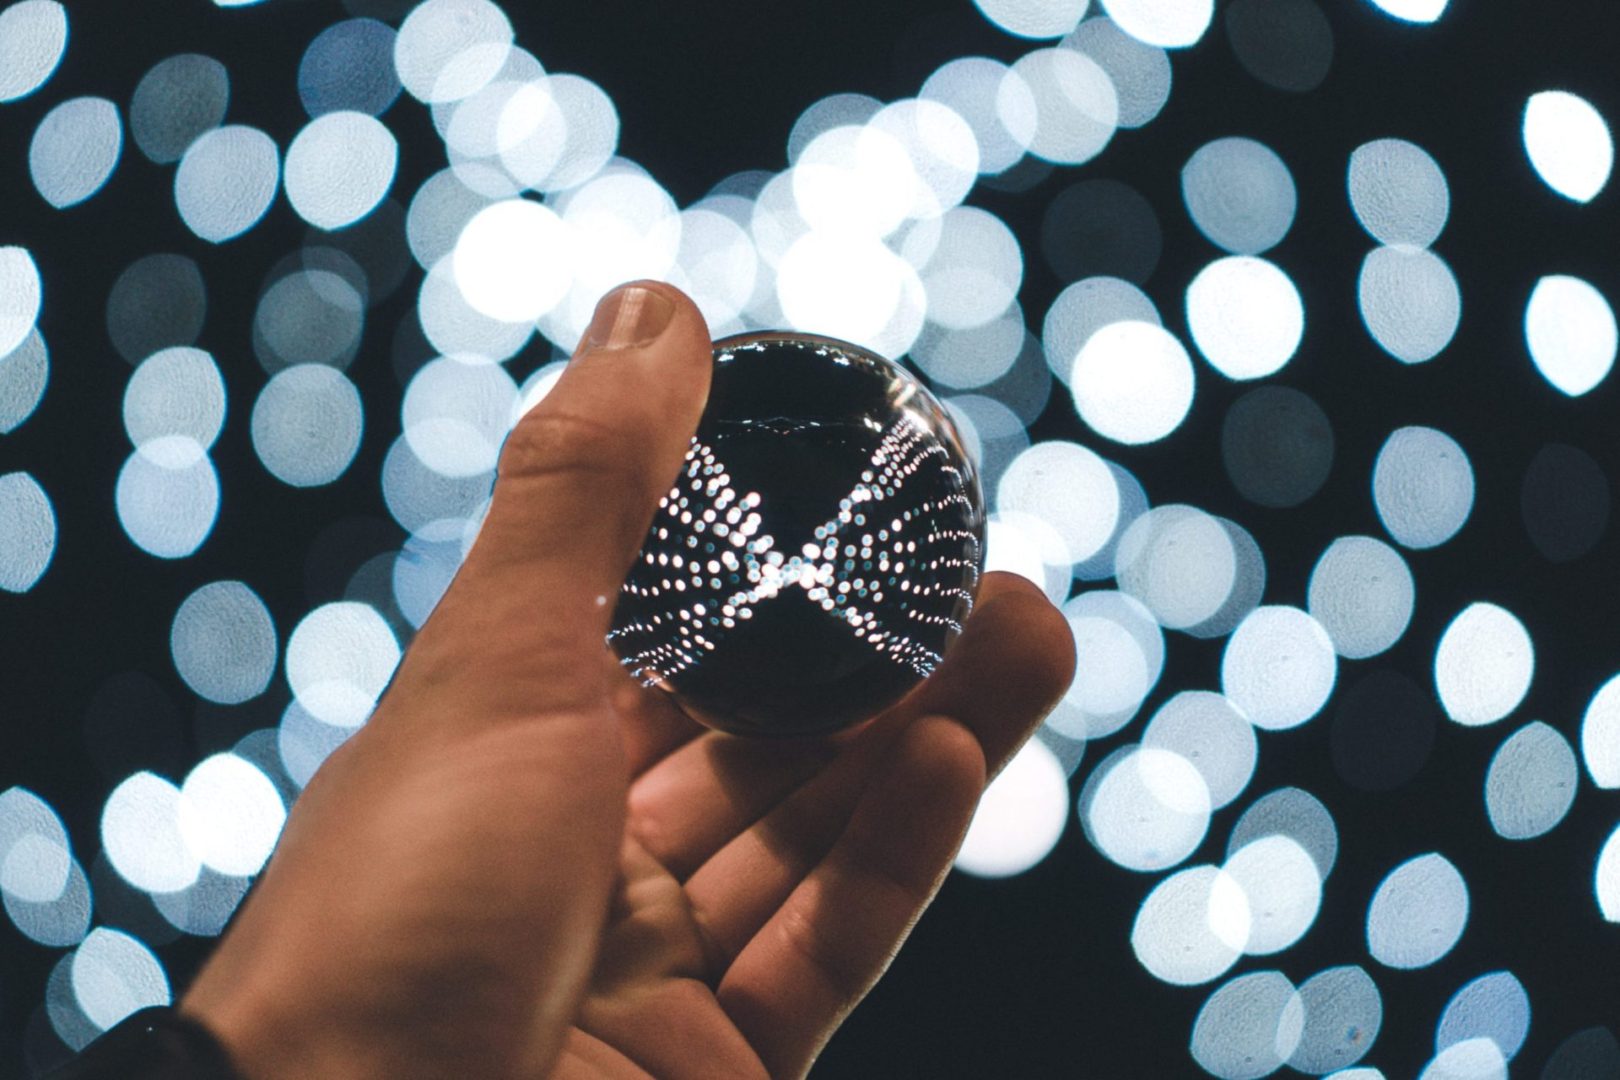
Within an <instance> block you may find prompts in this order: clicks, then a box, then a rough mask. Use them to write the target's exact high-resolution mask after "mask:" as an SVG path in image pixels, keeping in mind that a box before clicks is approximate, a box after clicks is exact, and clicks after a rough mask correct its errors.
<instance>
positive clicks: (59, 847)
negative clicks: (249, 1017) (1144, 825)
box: [0, 787, 1068, 904]
mask: <svg viewBox="0 0 1620 1080" xmlns="http://www.w3.org/2000/svg"><path fill="white" fill-rule="evenodd" d="M1064 809H1065V813H1066V812H1067V809H1068V808H1067V806H1065V808H1064ZM72 870H73V854H72V845H71V843H70V842H69V840H68V834H67V828H66V826H64V825H63V823H62V818H61V817H60V816H59V815H58V814H57V812H56V811H55V810H53V809H51V806H50V804H49V803H47V802H46V801H45V800H44V799H41V798H40V797H39V796H38V795H35V794H34V793H33V792H32V791H29V790H28V789H27V788H22V787H12V788H7V789H6V790H5V791H4V792H0V892H4V893H5V896H6V898H7V899H15V900H20V901H22V902H24V903H31V904H43V903H50V902H51V901H54V900H56V899H58V898H59V897H60V896H61V895H62V892H63V890H65V889H66V888H67V887H68V879H69V877H70V876H71V874H72Z"/></svg>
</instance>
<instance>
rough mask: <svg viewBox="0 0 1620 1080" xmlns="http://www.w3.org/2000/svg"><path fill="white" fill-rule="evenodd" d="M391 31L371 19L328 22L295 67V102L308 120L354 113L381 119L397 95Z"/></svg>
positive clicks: (392, 31) (397, 88) (392, 34)
mask: <svg viewBox="0 0 1620 1080" xmlns="http://www.w3.org/2000/svg"><path fill="white" fill-rule="evenodd" d="M395 36H396V35H395V33H394V28H393V27H391V26H389V25H388V24H387V23H384V22H379V21H377V20H376V19H345V20H344V21H343V22H340V23H333V24H332V25H331V26H328V27H327V28H326V29H325V30H322V31H321V32H320V33H319V34H317V35H315V39H314V40H313V41H311V42H310V43H309V47H308V48H307V49H305V50H304V57H303V59H302V60H301V61H299V64H298V99H299V100H300V101H302V102H303V104H304V111H305V112H307V113H309V115H310V116H312V117H314V116H320V115H322V114H323V113H329V112H342V111H344V110H353V111H355V112H361V113H365V114H366V115H368V116H381V115H382V114H383V113H384V112H386V111H388V107H389V106H390V105H392V104H393V103H394V100H395V99H396V98H398V97H399V93H400V90H401V86H400V82H399V75H398V73H397V72H396V71H395V70H394V41H395Z"/></svg>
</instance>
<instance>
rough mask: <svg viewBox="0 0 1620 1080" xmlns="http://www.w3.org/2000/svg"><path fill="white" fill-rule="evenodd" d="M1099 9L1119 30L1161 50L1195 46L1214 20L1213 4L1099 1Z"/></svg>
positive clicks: (1203, 1)
mask: <svg viewBox="0 0 1620 1080" xmlns="http://www.w3.org/2000/svg"><path fill="white" fill-rule="evenodd" d="M1102 6H1103V10H1104V11H1106V12H1108V17H1109V18H1111V19H1113V20H1114V22H1115V23H1117V24H1118V25H1119V28H1120V29H1121V30H1123V31H1125V32H1126V33H1127V34H1129V35H1131V37H1133V38H1136V39H1137V40H1138V41H1142V42H1146V43H1147V44H1149V45H1156V46H1158V47H1159V48H1161V49H1184V48H1187V47H1188V46H1190V45H1196V44H1198V41H1199V39H1201V38H1202V37H1203V36H1204V31H1206V30H1208V29H1209V23H1210V20H1211V19H1212V18H1214V16H1215V3H1214V0H1102Z"/></svg>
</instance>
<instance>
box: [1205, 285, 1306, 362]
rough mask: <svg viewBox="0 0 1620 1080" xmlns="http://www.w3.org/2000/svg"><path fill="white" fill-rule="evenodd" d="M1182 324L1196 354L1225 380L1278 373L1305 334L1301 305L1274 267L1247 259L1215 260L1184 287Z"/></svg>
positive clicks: (1290, 287)
mask: <svg viewBox="0 0 1620 1080" xmlns="http://www.w3.org/2000/svg"><path fill="white" fill-rule="evenodd" d="M1187 325H1188V328H1189V329H1190V330H1191V332H1192V337H1193V341H1194V342H1196V343H1197V345H1198V351H1199V352H1201V353H1203V354H1204V358H1205V359H1206V360H1208V361H1209V362H1210V364H1211V366H1213V367H1214V368H1215V370H1216V371H1219V372H1220V373H1221V374H1222V375H1225V376H1226V377H1227V378H1229V379H1238V380H1247V379H1262V378H1265V377H1266V376H1268V375H1274V374H1276V373H1277V372H1278V371H1281V370H1282V368H1283V366H1284V365H1286V364H1287V363H1288V361H1290V360H1292V359H1293V357H1294V353H1295V352H1297V351H1298V350H1299V343H1300V339H1301V338H1302V337H1303V336H1304V334H1305V307H1304V304H1303V302H1302V301H1301V300H1300V297H1299V290H1298V289H1297V288H1295V286H1294V283H1293V281H1292V280H1291V279H1290V278H1289V277H1288V275H1287V274H1286V273H1284V272H1283V271H1282V270H1281V269H1279V268H1278V267H1277V266H1276V265H1275V264H1274V263H1270V262H1267V261H1266V260H1265V259H1259V258H1255V257H1253V256H1248V255H1232V256H1228V257H1227V258H1224V259H1217V260H1216V261H1214V262H1212V263H1210V264H1209V265H1208V266H1206V267H1204V269H1202V270H1200V271H1199V272H1198V276H1197V277H1195V278H1193V280H1192V284H1190V285H1188V286H1187Z"/></svg>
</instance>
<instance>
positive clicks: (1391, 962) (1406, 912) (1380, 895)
mask: <svg viewBox="0 0 1620 1080" xmlns="http://www.w3.org/2000/svg"><path fill="white" fill-rule="evenodd" d="M1467 925H1468V885H1467V884H1466V883H1465V882H1464V881H1463V876H1462V874H1460V873H1458V872H1457V868H1456V867H1455V866H1453V865H1452V864H1451V862H1450V860H1448V859H1447V858H1446V857H1445V856H1444V855H1439V854H1432V853H1431V854H1428V855H1420V856H1418V857H1417V858H1415V859H1411V860H1408V861H1407V862H1404V863H1401V864H1400V865H1399V866H1397V867H1395V869H1393V870H1391V871H1390V872H1389V874H1388V875H1387V876H1386V877H1385V878H1384V880H1383V881H1382V882H1380V883H1379V886H1378V891H1377V892H1376V893H1374V894H1373V898H1372V903H1371V904H1370V905H1368V907H1367V949H1368V951H1369V952H1371V953H1372V956H1373V959H1374V960H1377V961H1378V962H1379V963H1380V964H1383V965H1384V966H1385V967H1392V968H1421V967H1428V966H1429V965H1430V964H1433V963H1434V962H1436V961H1437V960H1439V959H1440V958H1441V957H1443V956H1445V955H1446V953H1448V952H1450V951H1451V949H1452V947H1453V946H1454V945H1456V944H1457V941H1458V939H1459V938H1461V937H1462V934H1463V930H1464V929H1465V928H1466V927H1467Z"/></svg>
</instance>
